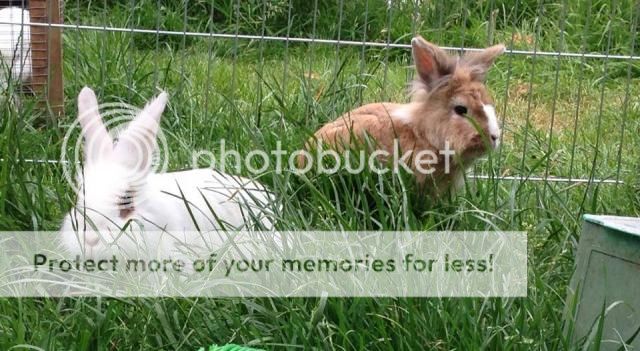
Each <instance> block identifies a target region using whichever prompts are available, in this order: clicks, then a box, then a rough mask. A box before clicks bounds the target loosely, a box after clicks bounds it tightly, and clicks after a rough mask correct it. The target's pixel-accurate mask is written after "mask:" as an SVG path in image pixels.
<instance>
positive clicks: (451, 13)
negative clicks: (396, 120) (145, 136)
mask: <svg viewBox="0 0 640 351" xmlns="http://www.w3.org/2000/svg"><path fill="white" fill-rule="evenodd" d="M64 7H65V9H64V13H65V21H64V22H65V23H64V24H51V23H48V24H38V23H30V24H31V25H32V26H33V27H31V28H37V27H39V26H48V27H54V28H63V31H64V41H63V47H64V54H65V55H64V65H65V66H64V69H65V71H64V72H65V79H66V81H65V96H66V98H67V100H68V104H70V105H73V97H74V96H75V94H77V92H78V91H79V89H80V87H82V86H83V85H93V86H94V87H96V88H97V90H98V91H100V92H101V94H102V95H103V96H107V97H110V98H112V99H122V100H126V101H127V102H131V103H142V102H143V101H144V99H145V97H147V98H148V97H149V96H150V95H152V94H153V92H154V91H157V90H156V88H157V87H159V88H162V89H166V90H168V91H170V92H171V93H172V94H173V95H174V98H173V104H174V108H175V109H176V110H177V111H178V112H180V113H181V115H180V116H181V117H180V120H179V121H174V122H173V124H172V127H176V128H178V126H179V128H181V129H184V130H185V131H187V132H185V133H176V135H183V136H184V135H186V136H188V141H186V143H187V144H189V145H194V144H198V143H204V142H205V141H204V140H205V139H206V138H209V137H210V138H215V137H219V136H221V135H227V136H230V137H232V139H233V136H234V135H236V134H237V133H238V132H234V131H233V128H234V127H235V128H246V129H248V130H254V129H261V130H266V131H267V132H271V133H279V134H280V133H282V134H285V135H286V134H287V133H290V134H291V131H292V130H294V129H295V130H300V129H302V130H305V131H308V132H309V133H311V132H313V131H314V130H315V129H317V128H318V127H319V126H320V125H322V124H323V123H324V122H326V121H329V120H332V119H335V118H336V117H338V116H339V115H341V114H342V113H344V112H346V111H348V110H350V109H352V108H355V107H357V106H358V105H361V104H363V103H367V102H374V101H394V102H405V101H407V99H408V95H407V93H406V85H407V82H408V81H409V80H411V79H412V76H413V69H412V68H411V56H410V45H409V44H408V43H409V42H410V39H411V37H413V36H414V35H416V34H421V35H422V36H423V37H425V38H427V39H428V40H430V41H432V42H434V43H437V44H439V45H441V46H442V47H445V48H447V49H449V50H452V51H466V50H478V49H481V48H483V47H486V46H488V45H491V44H494V43H504V44H505V45H506V46H507V47H508V50H507V53H506V55H505V56H503V57H502V58H500V59H499V60H498V63H497V64H496V67H494V68H493V69H492V70H491V71H490V74H489V79H488V83H487V86H488V87H489V89H490V90H491V91H492V93H493V95H494V98H495V105H496V109H497V111H498V113H499V117H500V119H501V123H502V127H503V128H502V130H503V140H504V141H503V146H502V147H501V148H500V149H499V150H498V151H497V152H496V153H495V154H494V155H493V156H492V157H491V159H488V160H485V161H483V162H480V163H478V165H477V166H476V167H475V170H474V174H475V177H477V178H498V179H508V180H514V179H515V180H523V181H524V180H529V181H546V182H571V183H592V182H596V183H612V184H616V183H619V182H623V181H624V180H625V179H628V178H631V177H634V174H636V173H637V169H635V167H637V165H636V164H635V160H636V159H637V158H638V155H639V154H638V152H637V147H638V144H637V143H638V140H637V139H638V138H637V133H638V120H639V119H638V114H639V104H640V102H639V100H638V96H640V87H639V84H638V77H639V72H640V69H639V67H640V56H638V55H637V52H636V46H637V40H636V38H637V35H638V29H637V27H638V17H639V16H640V5H639V4H638V3H637V2H635V1H631V0H613V1H599V0H582V1H576V2H569V1H566V0H565V1H560V2H554V3H550V2H546V1H541V0H539V1H531V0H511V1H502V2H499V1H495V0H491V1H484V2H476V1H470V0H460V1H454V2H450V1H444V0H440V1H420V0H415V1H400V0H396V1H392V0H384V1H383V0H364V1H344V0H341V1H337V2H328V1H320V0H314V1H299V0H280V1H275V0H274V1H266V0H265V1H257V0H254V1H239V0H238V1H225V2H221V1H201V0H184V1H180V2H177V1H163V0H143V1H133V0H131V1H124V0H123V1H106V0H105V1H85V0H82V1H81V0H75V1H74V0H72V1H66V2H65V3H64ZM3 21H4V20H3ZM5 22H6V21H5ZM25 25H27V24H25ZM27 28H28V27H27ZM5 56H6V54H5V53H4V51H3V57H5ZM178 105H180V106H179V107H178ZM69 111H73V108H70V109H69ZM72 114H73V113H71V115H72ZM71 117H72V116H69V117H68V118H71ZM65 121H66V120H65ZM65 121H63V123H64V122H65ZM196 129H198V131H196ZM221 129H222V130H224V132H221V131H220V130H221ZM298 135H299V133H298ZM298 139H300V138H298ZM285 140H287V141H288V142H291V143H292V144H297V145H292V147H299V146H300V145H301V144H302V142H303V139H300V140H294V138H290V139H287V138H285ZM238 143H240V141H238ZM33 159H35V160H40V161H45V162H46V161H51V162H53V160H45V159H42V158H41V157H40V156H38V155H34V157H33Z"/></svg>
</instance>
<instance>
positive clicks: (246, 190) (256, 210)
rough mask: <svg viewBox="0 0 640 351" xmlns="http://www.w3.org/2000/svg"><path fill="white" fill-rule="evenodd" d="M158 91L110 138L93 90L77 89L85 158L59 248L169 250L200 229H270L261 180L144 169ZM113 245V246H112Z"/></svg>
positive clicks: (100, 252)
mask: <svg viewBox="0 0 640 351" xmlns="http://www.w3.org/2000/svg"><path fill="white" fill-rule="evenodd" d="M166 103H167V94H166V93H164V92H163V93H161V94H160V95H158V96H157V97H156V98H155V99H154V100H152V101H151V102H149V104H148V105H147V106H146V107H145V108H144V109H143V110H142V112H141V113H140V114H139V115H138V116H137V117H136V118H135V119H134V120H133V121H131V122H130V123H129V125H128V126H127V128H126V129H125V130H124V131H123V132H121V133H120V134H119V136H118V141H117V143H115V144H114V143H113V141H112V139H111V137H110V135H109V134H108V132H107V129H106V127H105V125H104V124H103V122H102V118H101V116H100V114H99V112H98V102H97V99H96V96H95V94H94V92H93V91H92V90H91V89H89V88H87V87H85V88H84V89H82V91H81V92H80V94H79V96H78V120H79V122H80V125H81V126H82V136H83V137H84V144H83V147H84V155H85V156H84V165H83V169H82V170H81V171H80V172H79V173H80V174H79V175H78V184H79V187H78V189H79V191H78V194H77V205H76V206H75V207H74V208H73V209H72V210H71V211H70V212H69V213H68V214H67V215H66V217H65V218H64V223H63V225H62V229H61V231H60V236H61V242H62V245H63V246H64V248H65V249H66V251H68V252H70V253H73V254H85V255H87V256H90V257H102V256H108V255H110V252H122V251H123V250H124V252H127V253H129V254H130V253H135V252H140V251H139V249H140V246H144V247H145V250H153V251H154V252H157V253H165V254H166V253H173V252H175V251H176V250H177V249H178V246H181V245H184V246H181V247H182V249H184V248H186V249H187V250H189V249H191V248H194V247H198V246H201V245H202V243H203V240H202V239H203V238H202V237H201V235H202V234H199V233H197V231H201V232H202V233H207V232H209V234H211V233H213V232H215V231H217V230H218V229H226V230H236V229H272V227H273V223H272V221H271V219H270V217H269V215H268V212H269V209H270V208H272V207H271V206H270V204H273V196H272V195H271V194H270V193H269V192H268V191H267V189H265V187H264V186H262V185H261V184H259V183H257V182H255V181H253V180H250V179H247V178H242V177H237V176H230V175H227V174H223V173H220V172H217V171H215V170H212V169H194V170H187V171H180V172H168V173H153V172H151V161H152V154H153V152H154V150H155V148H156V135H157V132H158V129H159V122H160V116H161V114H162V112H163V111H164V108H165V105H166ZM112 250H113V251H112Z"/></svg>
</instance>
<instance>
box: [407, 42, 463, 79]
mask: <svg viewBox="0 0 640 351" xmlns="http://www.w3.org/2000/svg"><path fill="white" fill-rule="evenodd" d="M411 48H412V53H413V61H414V63H415V65H416V70H417V72H418V75H419V77H420V80H422V81H423V82H424V83H425V84H426V85H427V87H430V86H431V85H432V83H433V82H434V81H436V80H438V79H439V78H441V77H442V76H445V75H447V74H451V73H452V71H453V68H454V67H455V65H454V64H453V60H452V59H451V57H450V56H449V55H447V53H446V52H445V51H444V50H442V49H440V48H439V47H438V46H436V45H434V44H431V43H429V42H428V41H426V40H424V39H423V38H422V37H421V36H417V37H415V38H413V39H411Z"/></svg>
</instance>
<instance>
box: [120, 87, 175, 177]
mask: <svg viewBox="0 0 640 351" xmlns="http://www.w3.org/2000/svg"><path fill="white" fill-rule="evenodd" d="M166 105H167V93H165V92H162V93H161V94H160V95H158V96H157V97H156V98H155V99H153V100H152V101H151V102H149V103H148V104H147V106H145V108H144V109H143V110H142V112H140V114H139V115H138V116H136V118H135V119H134V120H133V121H131V123H129V126H128V127H127V129H126V130H124V131H123V132H122V133H121V134H120V135H119V136H118V142H117V143H116V145H115V147H114V152H115V158H116V160H117V161H118V162H120V163H122V164H124V165H125V166H127V168H129V169H131V170H133V171H139V172H146V171H147V170H148V169H149V168H150V167H151V160H152V156H153V152H154V150H155V148H156V135H157V134H158V129H159V128H160V117H161V116H162V112H163V111H164V108H165V106H166Z"/></svg>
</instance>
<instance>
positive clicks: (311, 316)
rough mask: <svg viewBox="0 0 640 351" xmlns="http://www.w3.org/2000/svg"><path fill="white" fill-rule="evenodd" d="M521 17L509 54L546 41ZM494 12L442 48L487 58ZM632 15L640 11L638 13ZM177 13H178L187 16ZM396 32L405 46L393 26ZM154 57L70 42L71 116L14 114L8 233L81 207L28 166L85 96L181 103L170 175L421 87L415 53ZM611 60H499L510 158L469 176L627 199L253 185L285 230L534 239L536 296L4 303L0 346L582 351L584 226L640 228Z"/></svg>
mask: <svg viewBox="0 0 640 351" xmlns="http://www.w3.org/2000/svg"><path fill="white" fill-rule="evenodd" d="M372 3H373V2H372ZM594 3H595V4H594V6H593V8H594V9H595V10H593V11H594V13H593V14H592V16H591V19H592V25H591V26H592V27H591V28H592V29H590V30H589V31H588V32H587V33H588V38H587V39H585V40H587V41H588V42H589V43H590V45H588V46H589V48H590V49H589V51H601V50H602V46H598V45H597V44H598V43H601V40H600V39H598V38H596V37H595V34H596V33H597V34H598V35H604V34H602V33H604V32H598V30H599V28H600V29H601V27H597V26H598V25H599V23H606V22H607V18H608V17H609V16H618V15H619V14H620V13H618V12H617V11H618V10H617V7H615V8H616V10H615V11H613V12H611V13H610V12H608V11H609V9H610V8H614V7H610V6H609V5H608V3H606V2H596V1H594ZM143 4H144V3H143ZM67 5H68V8H67V9H66V13H67V16H68V17H69V18H70V19H72V20H73V19H75V18H76V16H75V14H76V12H75V10H74V9H73V7H72V5H71V4H67ZM525 5H526V6H525ZM596 5H598V6H596ZM436 6H442V5H441V4H436ZM519 6H520V9H521V11H522V16H521V17H518V18H516V19H517V20H516V19H514V18H512V17H509V16H507V18H508V20H503V21H502V22H501V23H502V27H501V26H497V27H496V29H495V32H494V34H493V35H494V38H495V40H503V41H505V42H507V44H509V40H510V38H511V34H512V33H513V32H515V33H518V34H521V35H524V38H525V39H518V40H522V41H521V42H517V43H515V44H516V47H520V48H525V47H526V46H527V44H526V40H527V39H526V36H527V35H533V34H535V33H536V25H535V22H534V16H535V13H536V3H535V2H529V1H527V2H520V5H519ZM571 6H572V7H571V8H570V10H571V11H572V12H571V13H570V14H571V16H569V17H570V18H572V19H573V20H572V22H569V26H568V27H567V28H566V29H565V30H566V31H567V37H566V40H567V44H566V46H565V49H569V50H578V49H579V48H580V45H581V44H580V42H581V40H582V38H581V34H582V30H583V28H584V23H583V22H582V21H583V20H584V16H582V17H581V13H582V12H581V11H587V10H588V8H587V7H588V6H586V5H585V4H584V3H583V2H578V5H571ZM573 6H575V7H573ZM628 6H631V5H628ZM505 7H506V5H505ZM622 7H623V8H624V6H622ZM557 8H558V7H557V6H555V5H548V6H547V7H545V9H546V11H549V12H548V13H550V15H549V17H548V18H546V17H545V21H544V23H541V27H542V28H540V30H539V32H540V34H539V40H540V48H541V49H545V50H549V49H553V48H556V47H557V40H558V29H557V28H556V27H554V23H557V22H554V18H553V16H552V15H551V14H553V13H557ZM92 9H93V8H92ZM449 10H450V12H451V13H454V12H455V11H454V10H455V9H454V8H452V9H449ZM145 11H146V12H144V11H141V12H140V13H143V14H147V15H148V14H149V10H145ZM163 11H169V10H166V9H165V10H163ZM425 11H426V10H425ZM527 11H529V12H527ZM531 11H533V12H531ZM89 12H91V11H89ZM89 12H87V11H86V9H84V10H82V11H81V12H79V13H82V14H83V21H84V22H91V23H102V22H101V20H102V19H103V18H108V19H109V21H111V22H112V23H113V24H114V25H125V24H128V23H134V24H136V25H140V26H146V27H149V28H154V27H155V26H154V24H153V23H152V24H151V25H147V24H148V21H149V20H147V22H144V21H140V20H132V19H129V20H130V21H129V22H127V18H126V15H124V14H122V13H119V12H118V11H116V10H114V12H113V13H111V14H99V13H98V14H95V13H92V12H91V13H89ZM487 13H488V11H487V9H486V8H480V9H475V10H473V12H470V13H469V14H468V15H469V16H468V22H469V23H468V27H467V29H466V30H465V34H462V33H459V32H455V31H454V32H448V31H441V32H439V33H444V34H441V35H443V38H442V40H440V41H437V42H438V43H447V44H448V43H451V45H452V46H453V45H459V44H460V42H461V41H460V40H464V43H466V44H467V45H472V46H481V45H483V44H484V43H485V42H486V41H487V38H486V36H487V35H488V34H487V33H488V27H487V25H488V22H487V21H486V20H484V18H486V17H483V16H486V14H487ZM545 13H547V12H545ZM634 13H635V14H636V16H637V15H638V13H637V11H636V12H633V11H631V15H633V14H634ZM167 15H171V16H173V17H172V18H175V17H177V18H180V16H179V15H180V13H179V12H178V13H172V12H170V11H169V12H167ZM631 15H630V14H626V15H625V16H623V17H620V19H616V21H615V22H613V25H611V26H609V27H608V28H611V31H612V36H613V37H615V40H612V42H614V43H615V50H614V51H615V52H618V53H627V52H628V50H629V48H628V45H629V44H626V45H627V47H626V49H625V47H624V45H625V43H627V42H626V41H625V40H627V39H629V38H630V37H629V30H628V28H629V25H630V23H631ZM107 16H108V17H107ZM132 17H133V18H134V19H135V16H132ZM151 18H153V17H151ZM425 18H426V17H425ZM196 19H197V18H196ZM433 20H437V18H435V17H434V19H433ZM443 20H444V21H445V22H446V23H447V28H453V27H455V25H456V24H459V23H460V22H459V21H460V19H456V20H451V19H450V16H444V18H443ZM174 21H175V19H174ZM325 21H326V20H325ZM425 21H426V20H425ZM333 22H334V23H335V20H333ZM180 23H181V22H180ZM408 23H410V21H409V22H408ZM425 23H426V22H425ZM427 24H428V23H427ZM243 25H244V22H243ZM398 26H400V24H398ZM603 26H604V25H603ZM344 27H345V28H352V30H355V29H353V28H360V27H358V25H353V24H352V22H345V24H344ZM423 27H424V28H423ZM203 28H206V27H203ZM394 28H395V29H394V30H395V31H396V32H398V33H399V32H402V31H403V27H401V26H400V27H397V28H396V27H394ZM603 28H604V27H603ZM242 29H243V30H245V29H246V30H254V29H252V27H247V28H244V27H243V28H242ZM417 29H418V30H419V32H421V33H427V34H428V33H429V31H430V30H431V29H429V27H428V26H426V24H422V25H421V26H419V27H418V28H417ZM178 30H180V29H178ZM625 30H626V32H625ZM356 32H357V30H356ZM403 33H404V36H401V35H400V34H398V38H397V40H400V41H401V42H408V38H409V37H410V33H411V31H410V29H407V28H404V32H403ZM298 34H300V35H304V34H305V33H304V32H300V33H298ZM356 34H357V33H356ZM328 35H330V34H328ZM394 35H396V34H394ZM345 36H347V37H348V34H345ZM465 38H466V39H465ZM132 39H134V40H135V41H132ZM160 39H162V40H160ZM374 39H375V38H374ZM140 40H146V41H145V42H143V43H141V42H140ZM394 40H395V39H394ZM157 44H158V49H157V50H156V38H155V36H151V35H146V36H140V35H133V36H132V35H130V34H122V33H120V34H113V33H109V34H107V33H99V32H89V31H75V30H66V31H65V32H64V45H65V47H64V54H65V56H64V60H65V66H64V69H65V71H64V75H65V96H66V98H67V101H66V104H65V105H66V111H67V115H66V116H65V117H64V118H61V119H60V120H59V121H57V122H55V123H53V122H51V121H50V120H49V119H48V116H47V115H46V114H45V113H44V112H43V111H42V110H40V109H38V108H37V106H36V105H35V104H34V103H33V102H32V101H30V100H29V99H28V98H23V101H22V105H21V106H20V108H16V107H14V106H11V105H8V104H3V105H2V107H1V110H0V155H2V158H3V159H4V161H3V162H0V229H2V230H56V229H57V228H58V227H59V224H60V222H61V219H62V216H63V214H64V213H65V211H67V210H68V209H69V208H70V206H71V205H72V203H73V200H74V197H73V194H72V193H70V190H69V187H68V185H67V184H66V183H65V182H64V180H63V177H62V171H61V166H60V165H56V164H33V163H29V162H25V161H24V159H58V158H59V155H60V147H61V142H62V140H61V139H62V136H63V135H64V132H65V131H66V127H68V125H70V124H71V123H72V122H73V121H74V118H75V117H76V111H75V108H76V106H75V97H76V95H77V93H78V92H79V91H80V89H81V87H82V86H84V85H88V86H91V87H93V88H94V89H95V90H96V91H97V93H98V95H99V100H100V102H113V101H125V102H128V103H131V104H133V105H137V106H142V105H143V104H144V103H145V102H146V101H147V100H148V99H149V98H150V97H151V96H152V95H154V94H156V93H157V91H158V90H157V87H160V88H162V89H166V90H167V91H168V92H169V93H170V94H171V98H170V105H169V108H168V109H167V111H166V112H165V114H164V117H163V121H162V127H163V130H164V131H165V133H167V137H168V140H169V145H170V150H171V154H170V169H180V168H182V167H184V166H186V165H188V164H189V162H190V154H191V151H192V150H194V149H209V150H214V151H215V150H218V149H219V141H220V140H221V139H223V138H224V139H225V140H226V145H227V148H234V149H236V150H238V151H239V152H240V153H241V154H247V153H248V152H249V151H250V150H253V149H264V150H270V149H272V148H274V147H275V145H276V142H277V141H281V142H282V144H283V145H284V147H285V148H286V149H288V150H295V149H298V148H300V146H301V145H302V144H303V142H304V141H305V140H306V138H307V137H308V136H309V134H310V133H312V132H313V131H314V130H315V129H316V128H318V127H319V126H320V125H321V124H322V123H324V122H326V121H329V120H332V119H334V118H335V117H337V116H338V115H339V114H341V113H343V112H345V111H348V110H349V109H351V108H354V107H356V106H358V105H360V104H362V103H366V102H373V101H382V100H387V101H406V94H405V85H406V82H407V78H408V77H409V76H410V75H411V67H409V66H410V61H409V59H410V56H409V53H408V51H403V50H389V51H385V50H380V49H367V50H366V51H365V52H364V57H365V61H362V59H361V57H362V56H361V55H362V51H361V49H360V48H346V47H341V48H340V50H339V51H336V49H335V46H330V45H315V46H309V45H302V44H290V45H289V46H288V47H285V45H284V44H282V43H260V42H252V43H250V44H249V45H247V44H248V43H247V42H244V41H238V47H237V49H234V41H233V40H227V41H224V40H207V39H191V40H190V41H189V42H184V43H183V42H180V41H176V38H173V37H172V38H171V39H170V40H169V39H167V38H166V37H162V38H159V39H158V41H157ZM612 47H613V45H612ZM625 50H626V51H625ZM603 62H604V61H602V60H596V59H586V60H584V62H581V60H580V59H562V60H560V61H558V60H557V59H556V58H553V57H550V58H537V59H533V58H531V57H524V56H504V57H502V58H500V59H499V62H498V64H497V66H496V67H495V68H494V69H493V70H492V71H491V73H490V75H489V81H488V83H487V84H488V86H489V88H490V90H491V91H492V92H493V94H494V97H495V100H496V106H497V110H498V112H499V114H500V115H501V116H504V120H505V135H504V138H505V139H504V144H503V147H502V149H501V150H500V151H499V152H497V153H495V154H493V155H492V157H491V158H490V159H489V160H487V161H483V162H480V163H479V164H478V166H477V167H476V169H475V171H476V173H481V174H488V175H516V176H544V175H545V174H549V175H553V176H562V177H569V176H571V177H579V178H589V177H595V178H600V179H616V177H617V176H618V173H619V177H620V179H621V180H623V181H624V184H620V185H617V186H616V185H606V184H588V185H587V184H582V185H576V184H566V183H544V182H534V181H498V180H495V179H489V180H482V181H477V182H473V183H469V184H468V189H467V191H466V192H464V193H463V194H461V195H460V196H459V197H458V198H456V199H453V200H452V201H448V202H445V203H441V204H438V205H437V206H430V207H427V206H425V205H424V204H423V203H422V202H423V201H421V200H422V199H420V198H417V197H416V196H415V192H413V191H412V186H411V184H410V183H408V182H402V181H400V180H406V179H398V178H385V179H383V184H384V188H383V189H380V188H379V187H378V180H377V179H375V178H374V177H372V176H371V175H361V176H347V175H344V174H337V175H333V176H310V178H309V179H306V178H298V177H296V176H294V175H291V174H283V175H275V174H272V173H270V172H268V173H267V174H266V175H265V176H263V177H262V178H261V179H262V180H263V181H264V182H265V183H267V184H268V185H269V186H270V187H271V188H272V189H274V191H275V192H276V193H277V194H278V196H279V197H281V200H283V203H285V204H286V205H285V207H284V209H283V211H282V213H281V214H280V218H279V224H278V225H279V227H280V228H281V229H298V230H302V229H317V230H332V229H336V228H340V229H344V230H363V229H384V230H444V229H454V230H492V229H500V230H525V231H527V232H528V234H529V251H530V252H529V285H530V286H529V292H528V296H527V297H526V298H511V299H506V298H493V299H471V298H469V299H415V298H412V299H391V298H386V299H370V298H349V299H342V298H328V299H322V298H308V299H302V298H295V299H177V298H171V299H169V298H165V299H99V298H64V299H45V298H41V299H2V300H0V349H2V350H4V349H10V348H11V347H15V348H14V349H28V347H27V346H25V345H31V347H36V348H37V347H39V348H42V349H75V350H94V349H100V350H112V349H166V350H172V349H185V350H193V349H197V348H198V347H200V346H204V345H208V344H212V343H217V344H220V343H226V342H233V343H237V344H246V345H256V346H260V347H263V348H266V349H279V348H287V349H313V348H315V349H367V350H369V349H384V350H398V349H407V350H408V349H436V350H449V349H459V350H473V349H479V348H484V349H489V350H497V349H523V350H528V349H548V350H556V349H572V348H574V347H577V346H578V345H571V344H570V342H569V341H568V340H567V339H566V338H565V336H564V335H563V324H562V322H561V317H562V313H563V310H564V308H565V302H564V297H565V293H566V287H567V284H568V281H569V278H570V275H571V273H572V269H573V263H574V254H575V252H574V250H575V243H576V242H577V240H578V239H579V230H580V215H581V214H582V213H587V212H588V213H608V214H619V215H632V216H639V215H640V179H639V177H638V174H639V171H640V164H638V160H639V159H640V152H639V151H638V150H640V138H638V136H637V131H638V129H639V127H640V101H638V96H640V84H639V80H638V72H639V71H640V66H639V64H638V61H635V62H633V63H631V64H630V63H628V62H626V61H611V62H610V63H608V64H604V63H603ZM556 68H558V69H559V71H558V73H557V81H558V84H557V85H556V84H555V80H556ZM532 70H535V72H534V73H533V74H532ZM310 72H311V74H310ZM628 72H629V75H630V79H629V80H628V79H627V73H628ZM529 86H531V87H533V89H532V90H529ZM627 91H628V95H627ZM626 96H628V101H627V100H625V97H626ZM578 98H579V105H578ZM577 106H579V110H578V111H577V112H576V108H577ZM552 119H553V121H554V123H553V133H550V131H551V128H550V127H551V125H550V124H551V120H552ZM623 122H624V135H623V137H622V138H621V135H622V133H623ZM619 157H620V158H619ZM594 166H595V167H594ZM618 169H619V172H618ZM363 194H364V195H363ZM596 342H597V340H596ZM17 345H22V346H17ZM71 345H73V346H71Z"/></svg>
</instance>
